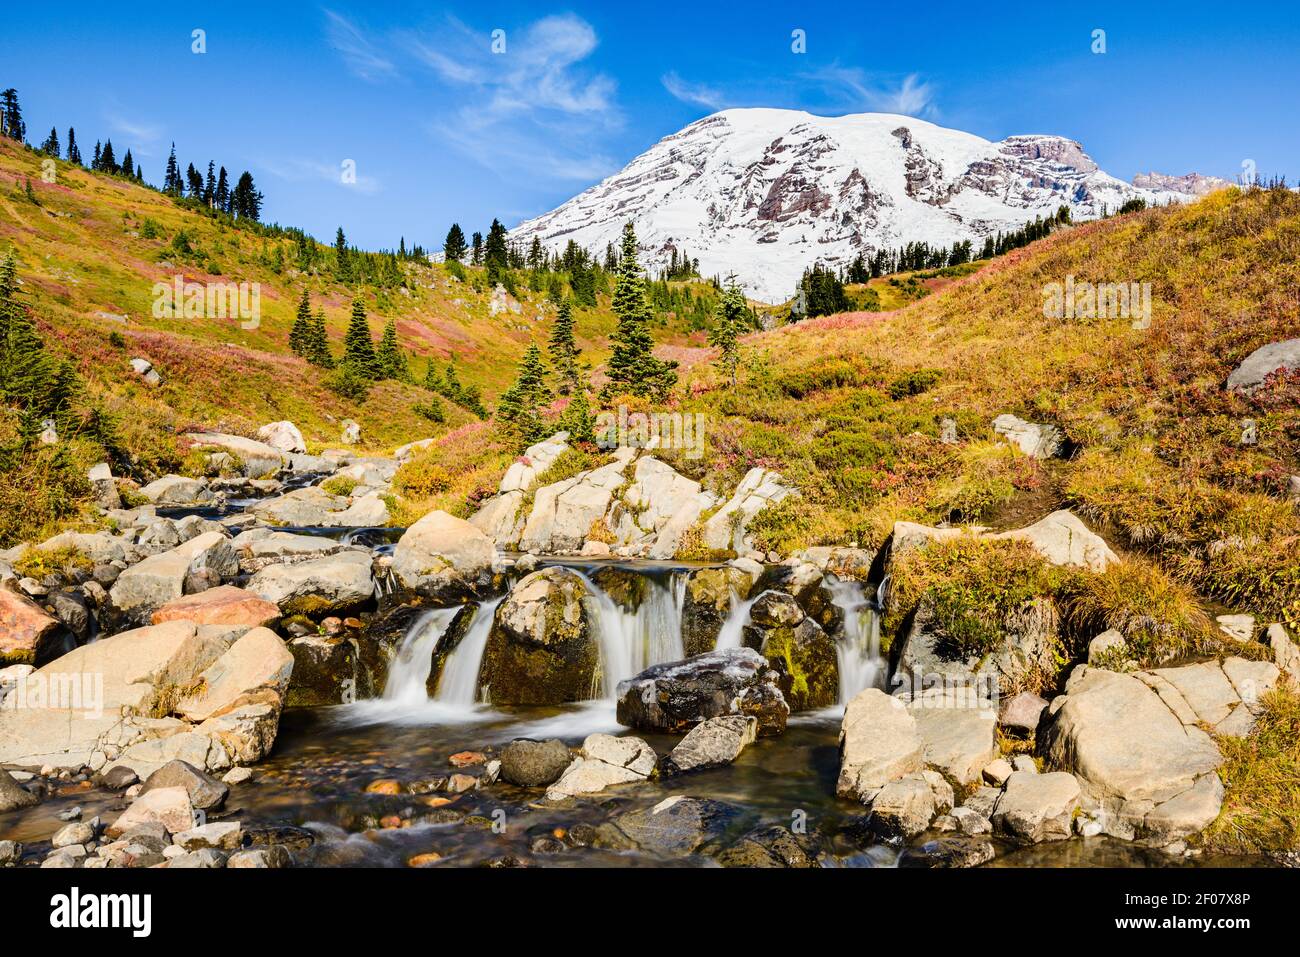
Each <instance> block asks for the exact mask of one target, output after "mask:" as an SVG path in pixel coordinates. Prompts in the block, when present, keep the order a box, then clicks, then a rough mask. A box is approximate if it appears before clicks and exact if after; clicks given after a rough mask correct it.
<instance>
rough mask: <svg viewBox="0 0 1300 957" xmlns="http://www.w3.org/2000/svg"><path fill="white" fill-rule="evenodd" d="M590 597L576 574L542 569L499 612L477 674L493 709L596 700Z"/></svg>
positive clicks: (598, 673) (596, 659)
mask: <svg viewBox="0 0 1300 957" xmlns="http://www.w3.org/2000/svg"><path fill="white" fill-rule="evenodd" d="M590 599H591V593H590V592H589V591H588V590H587V586H586V583H585V582H583V580H582V578H581V576H579V575H578V574H577V573H576V572H573V571H571V570H570V569H567V568H561V567H551V568H543V569H540V570H538V571H535V572H533V573H532V574H530V575H527V576H526V577H524V578H522V579H520V581H519V582H518V583H517V584H516V585H515V587H514V588H513V589H512V590H511V592H510V595H509V596H508V597H507V598H506V600H505V601H504V602H502V603H501V605H500V606H499V607H498V609H497V613H496V620H495V621H494V623H493V626H492V633H491V634H490V635H489V636H488V642H487V649H486V650H485V651H484V654H483V664H482V666H481V668H480V670H479V685H480V688H481V689H482V690H483V691H484V692H486V694H487V695H488V696H489V697H490V700H491V701H492V702H493V703H494V704H559V703H561V702H565V701H584V700H586V699H589V698H594V697H598V696H599V694H600V692H601V687H600V680H601V668H600V649H599V644H598V640H597V636H596V634H595V631H594V628H595V626H594V623H593V620H592V612H591V608H590Z"/></svg>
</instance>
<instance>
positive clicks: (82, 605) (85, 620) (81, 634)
mask: <svg viewBox="0 0 1300 957" xmlns="http://www.w3.org/2000/svg"><path fill="white" fill-rule="evenodd" d="M49 604H50V608H51V609H52V610H53V611H54V617H55V618H57V619H59V621H61V622H62V623H63V626H64V627H65V628H67V629H68V631H70V632H72V633H73V634H74V635H76V636H77V638H78V639H79V640H80V641H83V642H84V641H86V640H88V639H89V638H90V636H91V633H92V631H93V627H94V624H95V619H94V615H93V614H92V612H91V610H90V603H89V602H88V601H86V596H85V595H83V594H82V593H81V592H80V591H60V592H55V593H54V594H52V595H51V596H50V599H49Z"/></svg>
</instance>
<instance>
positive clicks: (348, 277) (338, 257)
mask: <svg viewBox="0 0 1300 957" xmlns="http://www.w3.org/2000/svg"><path fill="white" fill-rule="evenodd" d="M334 276H335V277H336V278H337V279H338V281H339V282H345V283H350V282H352V258H351V256H349V255H348V239H347V237H346V236H344V235H343V227H342V226H340V227H339V231H338V232H337V233H335V235H334Z"/></svg>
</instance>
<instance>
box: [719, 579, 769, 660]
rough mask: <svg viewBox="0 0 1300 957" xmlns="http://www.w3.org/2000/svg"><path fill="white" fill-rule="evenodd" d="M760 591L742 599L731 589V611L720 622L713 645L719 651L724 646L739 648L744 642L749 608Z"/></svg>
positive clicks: (752, 605)
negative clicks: (720, 625) (715, 641)
mask: <svg viewBox="0 0 1300 957" xmlns="http://www.w3.org/2000/svg"><path fill="white" fill-rule="evenodd" d="M761 594H762V592H755V593H754V594H753V595H751V596H750V597H749V598H745V599H742V598H741V597H740V595H739V594H738V593H737V592H736V590H735V589H734V588H733V589H732V590H731V611H730V613H728V615H727V620H726V621H724V622H723V623H722V629H721V630H720V631H719V632H718V640H717V643H716V644H715V645H714V647H715V648H717V649H718V650H719V651H721V650H722V649H724V648H739V647H740V646H741V645H742V644H744V634H745V626H746V625H748V624H749V609H751V608H753V607H754V602H756V601H758V599H759V596H760V595H761Z"/></svg>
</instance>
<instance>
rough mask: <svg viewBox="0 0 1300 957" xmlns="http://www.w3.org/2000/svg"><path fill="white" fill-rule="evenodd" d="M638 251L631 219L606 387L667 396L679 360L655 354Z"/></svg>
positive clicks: (621, 261)
mask: <svg viewBox="0 0 1300 957" xmlns="http://www.w3.org/2000/svg"><path fill="white" fill-rule="evenodd" d="M636 253H637V249H636V232H635V230H634V229H633V228H632V224H631V223H630V222H629V223H628V224H627V225H626V226H624V227H623V243H622V255H621V256H620V257H619V266H618V282H617V283H616V285H615V286H614V301H613V304H612V305H613V309H614V314H615V315H616V316H618V328H617V329H615V330H614V334H613V335H612V336H611V337H610V343H611V345H612V349H611V352H610V356H609V362H608V364H607V368H606V374H607V375H608V376H609V381H610V385H609V386H607V387H606V388H607V389H609V390H610V392H613V391H615V390H616V389H620V388H621V389H622V390H624V391H626V392H630V393H632V394H633V395H639V396H646V397H650V398H655V399H663V398H664V397H665V396H667V394H668V393H669V391H671V390H672V387H673V386H674V385H675V384H676V382H677V371H676V370H677V363H676V362H664V361H662V360H660V359H656V358H655V357H654V353H653V349H654V339H653V338H651V336H650V319H651V312H650V303H649V302H648V301H647V299H646V287H645V276H644V275H642V273H641V266H640V264H639V263H638V262H637V255H636Z"/></svg>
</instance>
